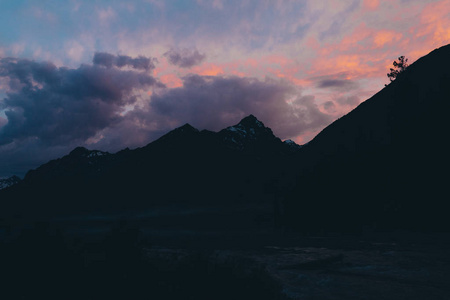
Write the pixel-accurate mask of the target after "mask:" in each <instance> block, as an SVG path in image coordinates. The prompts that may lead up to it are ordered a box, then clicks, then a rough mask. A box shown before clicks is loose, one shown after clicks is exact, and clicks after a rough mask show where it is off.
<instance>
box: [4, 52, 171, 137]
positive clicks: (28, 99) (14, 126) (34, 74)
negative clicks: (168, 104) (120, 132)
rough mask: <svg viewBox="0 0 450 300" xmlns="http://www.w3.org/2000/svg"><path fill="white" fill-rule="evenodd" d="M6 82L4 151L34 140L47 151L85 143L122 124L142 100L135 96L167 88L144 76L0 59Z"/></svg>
mask: <svg viewBox="0 0 450 300" xmlns="http://www.w3.org/2000/svg"><path fill="white" fill-rule="evenodd" d="M0 77H7V78H8V79H9V93H8V94H7V97H6V98H5V99H4V100H3V102H2V109H4V110H5V116H6V118H7V120H8V122H7V124H5V125H4V126H2V127H1V128H0V145H7V144H11V143H13V142H16V141H21V140H26V139H30V138H31V139H36V140H39V142H40V143H42V144H43V145H64V144H68V143H72V142H83V141H85V140H86V139H88V138H89V137H92V136H94V135H95V134H96V133H97V132H98V131H99V130H102V129H104V128H107V127H109V126H112V125H113V124H115V123H118V122H120V121H121V119H122V118H123V115H122V113H123V111H124V110H125V108H126V106H127V105H132V104H134V103H135V102H136V100H137V98H138V96H139V95H138V94H137V93H135V90H137V89H149V88H151V87H154V86H158V87H162V86H163V85H162V84H161V83H160V82H159V81H158V80H156V79H155V78H153V77H152V76H149V75H147V74H146V73H141V72H134V71H124V70H120V69H116V68H109V69H108V68H103V67H99V66H98V65H81V66H80V67H79V68H77V69H69V68H64V67H62V68H57V67H56V66H55V65H53V64H52V63H49V62H35V61H32V60H26V59H14V58H3V59H0Z"/></svg>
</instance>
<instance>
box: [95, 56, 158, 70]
mask: <svg viewBox="0 0 450 300" xmlns="http://www.w3.org/2000/svg"><path fill="white" fill-rule="evenodd" d="M155 62H157V60H156V58H149V57H145V56H138V57H137V58H132V57H130V56H127V55H113V54H110V53H106V52H96V53H95V54H94V58H93V59H92V63H93V64H94V65H100V66H104V67H106V68H112V67H118V68H122V67H125V66H129V67H132V68H134V69H138V70H146V71H149V70H153V69H154V68H155V64H154V63H155Z"/></svg>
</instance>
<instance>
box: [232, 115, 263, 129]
mask: <svg viewBox="0 0 450 300" xmlns="http://www.w3.org/2000/svg"><path fill="white" fill-rule="evenodd" d="M238 125H242V126H245V127H250V128H255V127H256V128H258V127H259V128H264V127H265V126H264V124H263V123H262V122H261V121H259V120H258V119H257V118H256V117H255V116H254V115H251V114H250V115H248V116H247V117H245V118H243V119H242V120H241V121H240V122H239V124H238Z"/></svg>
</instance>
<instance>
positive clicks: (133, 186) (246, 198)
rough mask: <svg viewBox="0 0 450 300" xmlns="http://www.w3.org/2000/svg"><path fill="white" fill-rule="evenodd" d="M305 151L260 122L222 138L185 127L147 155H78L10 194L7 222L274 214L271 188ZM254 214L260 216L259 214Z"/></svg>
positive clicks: (43, 169)
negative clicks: (249, 211) (174, 210)
mask: <svg viewBox="0 0 450 300" xmlns="http://www.w3.org/2000/svg"><path fill="white" fill-rule="evenodd" d="M298 149H299V146H298V145H297V144H295V143H293V142H287V143H283V142H282V141H281V140H280V139H279V138H277V137H276V136H275V135H274V134H273V132H272V130H271V129H270V128H267V127H266V126H265V125H264V124H263V123H262V122H261V121H259V120H258V119H257V118H256V117H255V116H253V115H250V116H247V117H245V118H244V119H242V120H241V121H240V122H239V123H238V124H236V125H234V126H230V127H227V128H225V129H223V130H221V131H219V132H212V131H208V130H202V131H199V130H197V129H196V128H194V127H192V126H191V125H189V124H185V125H183V126H181V127H179V128H176V129H174V130H172V131H170V132H169V133H167V134H166V135H164V136H162V137H161V138H159V139H158V140H156V141H154V142H152V143H150V144H148V145H146V146H144V147H141V148H137V149H134V150H130V149H124V150H122V151H119V152H117V153H115V154H111V153H108V152H102V151H98V150H88V149H86V148H83V147H77V148H75V149H74V150H73V151H71V152H70V153H69V154H68V155H66V156H64V157H62V158H59V159H56V160H52V161H50V162H48V163H46V164H44V165H42V166H40V167H38V168H36V169H35V170H30V171H29V172H28V173H27V174H26V175H25V177H24V179H23V180H22V181H21V182H20V183H18V184H16V185H14V186H12V187H10V188H8V189H5V190H4V191H2V195H1V197H2V203H1V204H2V206H3V212H4V213H3V214H4V215H8V214H9V215H14V214H19V215H21V216H24V218H33V216H34V215H36V216H39V217H43V218H48V217H55V216H61V215H71V214H84V213H89V214H105V213H117V212H125V211H128V212H129V211H134V212H137V211H143V210H148V209H151V208H154V207H156V206H158V207H159V206H161V205H172V206H175V207H179V206H189V207H197V206H209V207H218V206H225V207H228V208H230V207H234V206H242V205H257V206H258V207H259V208H260V207H262V206H264V207H266V208H267V207H268V209H266V208H265V209H266V212H267V213H269V214H272V213H273V211H272V208H271V206H270V205H271V203H272V201H273V194H272V193H271V192H270V191H269V190H268V189H267V186H271V185H273V184H272V182H273V180H272V179H273V178H274V177H276V176H277V174H278V173H279V170H280V168H279V167H278V166H279V165H281V164H282V163H286V162H287V161H288V160H289V159H290V157H293V155H294V153H295V152H296V151H298ZM268 204H270V205H268ZM24 208H25V209H24ZM228 208H227V209H228ZM253 208H254V209H255V212H254V213H255V214H256V210H258V209H259V208H255V207H253ZM5 212H8V213H5ZM203 226H207V225H205V224H204V225H203Z"/></svg>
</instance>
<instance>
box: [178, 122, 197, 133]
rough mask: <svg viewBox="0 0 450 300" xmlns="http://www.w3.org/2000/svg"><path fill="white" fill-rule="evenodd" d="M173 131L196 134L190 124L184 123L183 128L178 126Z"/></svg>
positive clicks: (195, 130)
mask: <svg viewBox="0 0 450 300" xmlns="http://www.w3.org/2000/svg"><path fill="white" fill-rule="evenodd" d="M175 130H177V131H180V132H183V131H191V132H198V129H197V128H195V127H193V126H192V125H191V124H189V123H186V124H184V125H183V126H180V127H178V128H176V129H175Z"/></svg>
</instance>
